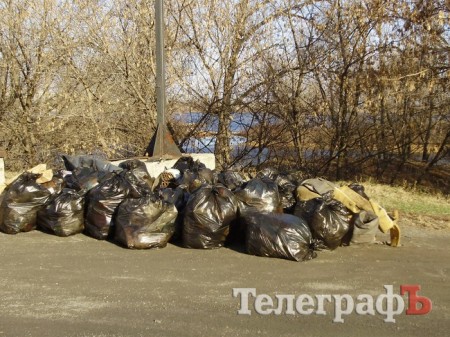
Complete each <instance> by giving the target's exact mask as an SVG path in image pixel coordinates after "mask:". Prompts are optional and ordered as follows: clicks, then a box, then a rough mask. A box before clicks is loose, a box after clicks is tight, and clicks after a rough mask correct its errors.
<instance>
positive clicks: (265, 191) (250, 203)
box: [234, 177, 283, 215]
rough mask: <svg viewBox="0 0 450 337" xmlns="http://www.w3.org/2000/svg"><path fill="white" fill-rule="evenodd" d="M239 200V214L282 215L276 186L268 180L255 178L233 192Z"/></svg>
mask: <svg viewBox="0 0 450 337" xmlns="http://www.w3.org/2000/svg"><path fill="white" fill-rule="evenodd" d="M234 193H235V195H236V198H237V199H238V200H239V212H240V214H241V215H245V213H247V212H255V211H256V212H263V213H270V212H275V213H282V211H283V210H282V206H281V199H280V194H279V192H278V186H277V184H276V183H275V182H274V181H272V180H270V179H268V178H265V177H263V178H261V179H260V178H255V179H252V180H250V181H248V182H247V183H245V184H244V185H242V187H241V188H240V189H237V190H236V191H235V192H234Z"/></svg>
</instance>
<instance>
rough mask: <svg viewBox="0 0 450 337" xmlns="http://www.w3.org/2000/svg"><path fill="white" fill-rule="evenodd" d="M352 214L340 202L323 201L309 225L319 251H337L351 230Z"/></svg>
mask: <svg viewBox="0 0 450 337" xmlns="http://www.w3.org/2000/svg"><path fill="white" fill-rule="evenodd" d="M350 214H351V213H350V212H349V211H348V210H347V209H346V208H345V206H344V205H342V204H341V203H340V202H338V201H334V200H328V201H326V200H321V203H320V204H319V205H318V207H317V208H316V210H315V212H314V214H313V216H312V219H311V221H310V222H309V223H308V225H309V227H310V229H311V233H312V235H313V238H314V239H316V240H317V241H316V248H317V249H330V250H333V249H336V248H337V247H338V246H340V245H341V243H342V241H343V239H344V237H345V236H346V234H347V232H348V231H349V229H350V223H349V217H350Z"/></svg>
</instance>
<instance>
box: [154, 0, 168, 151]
mask: <svg viewBox="0 0 450 337" xmlns="http://www.w3.org/2000/svg"><path fill="white" fill-rule="evenodd" d="M155 29H156V112H157V122H158V126H157V127H158V128H164V127H165V126H166V121H165V114H166V78H165V74H166V65H165V57H164V3H163V0H155ZM160 131H161V130H160ZM158 135H159V137H161V139H159V140H158V141H159V145H160V148H159V149H158V150H159V153H161V154H162V153H164V150H163V146H164V140H163V139H162V137H163V133H162V132H159V133H158Z"/></svg>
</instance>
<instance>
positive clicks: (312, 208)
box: [294, 198, 323, 223]
mask: <svg viewBox="0 0 450 337" xmlns="http://www.w3.org/2000/svg"><path fill="white" fill-rule="evenodd" d="M322 202H323V199H321V198H315V199H310V200H308V201H297V203H296V204H295V208H294V215H295V216H298V217H299V218H302V219H305V220H306V222H307V223H310V222H311V221H312V218H313V215H314V213H315V212H316V209H317V208H318V207H319V206H320V205H321V204H322Z"/></svg>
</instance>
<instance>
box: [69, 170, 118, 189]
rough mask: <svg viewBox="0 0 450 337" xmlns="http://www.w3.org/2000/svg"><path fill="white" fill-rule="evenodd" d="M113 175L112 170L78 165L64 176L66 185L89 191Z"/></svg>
mask: <svg viewBox="0 0 450 337" xmlns="http://www.w3.org/2000/svg"><path fill="white" fill-rule="evenodd" d="M112 176H113V173H112V172H106V171H97V170H96V169H95V168H93V167H78V168H76V169H74V170H73V171H72V174H68V175H65V176H64V178H63V179H64V184H65V187H67V188H71V189H74V190H77V191H82V190H83V191H89V190H91V189H93V188H94V187H95V186H97V185H98V184H100V183H102V182H103V181H105V180H108V179H109V178H111V177H112Z"/></svg>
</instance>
